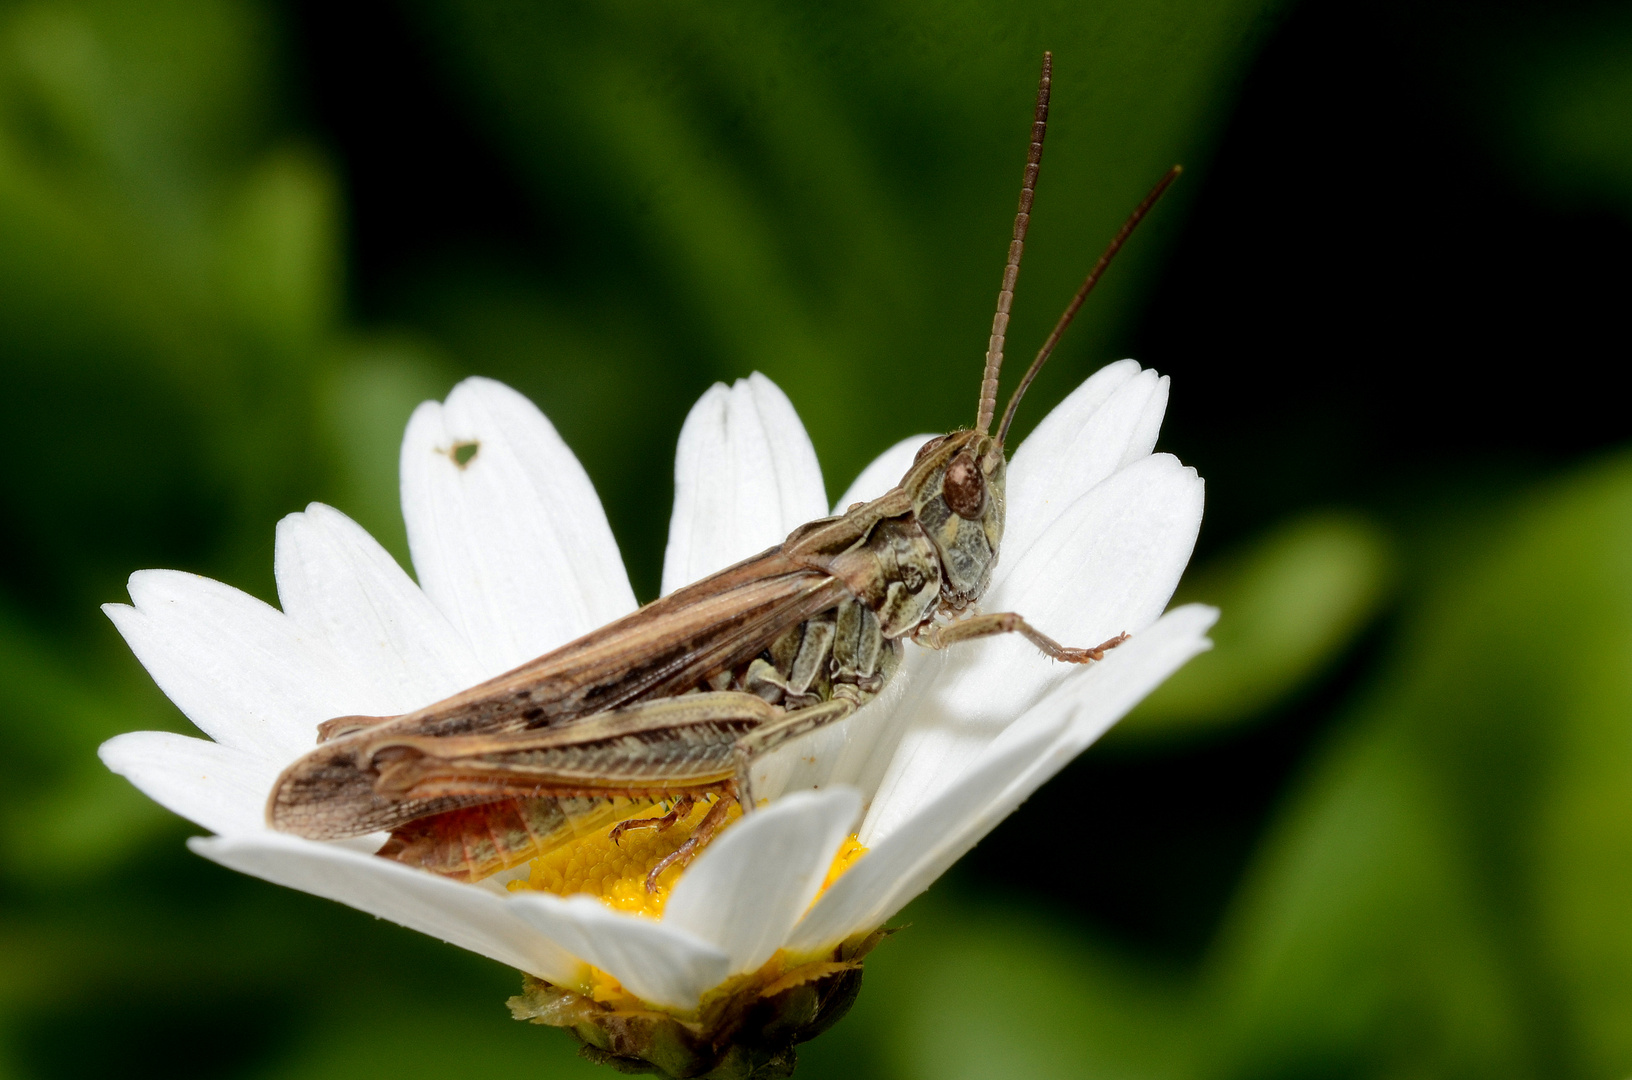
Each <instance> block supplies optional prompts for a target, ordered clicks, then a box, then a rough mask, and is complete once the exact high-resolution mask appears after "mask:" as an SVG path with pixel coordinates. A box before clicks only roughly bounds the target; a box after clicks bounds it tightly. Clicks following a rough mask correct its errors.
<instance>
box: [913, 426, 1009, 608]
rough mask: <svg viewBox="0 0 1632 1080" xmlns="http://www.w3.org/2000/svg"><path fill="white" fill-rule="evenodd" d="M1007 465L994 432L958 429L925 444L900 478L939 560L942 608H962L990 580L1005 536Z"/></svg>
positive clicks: (984, 589)
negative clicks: (992, 435) (1004, 490)
mask: <svg viewBox="0 0 1632 1080" xmlns="http://www.w3.org/2000/svg"><path fill="white" fill-rule="evenodd" d="M1006 467H1007V463H1006V461H1005V459H1004V457H1003V449H1002V447H1000V446H998V445H997V443H996V440H994V439H993V438H992V437H991V436H990V435H985V434H982V433H981V432H978V431H954V432H952V433H951V434H950V435H942V436H941V437H940V438H938V439H932V440H930V441H929V442H927V443H925V444H924V447H923V449H921V450H919V451H918V458H917V460H916V461H914V462H913V465H912V468H911V469H909V470H908V471H907V475H906V476H905V477H903V478H902V481H901V486H902V488H903V489H904V490H905V491H906V493H907V494H908V496H910V497H911V499H912V507H913V512H914V514H915V515H916V517H917V519H918V524H919V525H920V526H921V527H922V528H923V530H924V534H925V535H926V536H927V537H929V540H930V542H931V543H933V544H934V545H935V552H936V555H937V556H938V557H939V558H940V563H941V606H942V607H943V608H946V609H950V610H953V611H962V610H964V609H965V608H967V607H969V606H970V605H971V604H974V603H975V602H977V601H978V600H979V599H980V598H981V596H982V595H984V594H985V592H986V587H987V586H988V585H990V584H991V581H992V568H993V567H994V566H995V565H996V564H997V552H998V545H999V544H1001V543H1002V540H1003V485H1004V478H1005V470H1006Z"/></svg>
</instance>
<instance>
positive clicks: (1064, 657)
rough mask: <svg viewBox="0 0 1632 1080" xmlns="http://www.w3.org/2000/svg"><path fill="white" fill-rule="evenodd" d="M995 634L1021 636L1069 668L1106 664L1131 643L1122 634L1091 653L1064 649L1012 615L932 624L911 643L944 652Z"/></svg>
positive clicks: (1004, 612) (998, 614) (1099, 645)
mask: <svg viewBox="0 0 1632 1080" xmlns="http://www.w3.org/2000/svg"><path fill="white" fill-rule="evenodd" d="M995 634H1019V635H1020V636H1021V637H1023V638H1025V639H1026V640H1027V641H1029V642H1031V643H1032V644H1033V645H1035V646H1037V647H1038V648H1039V649H1041V650H1042V651H1043V654H1044V655H1045V656H1048V657H1049V658H1050V659H1053V660H1060V661H1062V662H1064V663H1067V664H1086V663H1090V662H1092V661H1095V660H1103V659H1105V653H1106V651H1107V650H1109V649H1114V648H1116V647H1117V646H1118V645H1120V644H1122V643H1123V642H1124V641H1126V640H1128V635H1127V634H1126V633H1122V634H1118V635H1116V636H1115V637H1113V638H1111V639H1110V640H1109V641H1102V642H1100V643H1099V644H1098V645H1095V646H1094V647H1093V648H1091V649H1074V648H1071V647H1070V646H1068V645H1061V644H1060V643H1059V642H1057V641H1055V640H1054V639H1053V638H1051V637H1049V636H1048V635H1047V634H1045V633H1043V632H1042V631H1041V630H1038V629H1037V628H1036V627H1034V626H1032V625H1031V624H1030V623H1028V622H1027V621H1026V620H1025V619H1023V618H1021V617H1020V616H1019V615H1016V614H1015V613H1014V612H1012V611H1002V612H996V613H994V614H991V615H976V616H974V617H972V618H968V619H964V620H963V621H962V622H955V623H951V624H950V625H946V626H937V625H935V624H934V623H931V624H930V625H928V626H926V627H924V628H923V629H921V630H919V631H917V632H916V633H914V634H913V635H912V640H914V641H916V642H917V643H918V644H920V645H922V646H924V647H925V648H928V649H944V648H946V647H947V646H949V645H956V644H957V643H958V642H960V641H974V640H976V639H977V638H983V637H992V636H993V635H995Z"/></svg>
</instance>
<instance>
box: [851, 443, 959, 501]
mask: <svg viewBox="0 0 1632 1080" xmlns="http://www.w3.org/2000/svg"><path fill="white" fill-rule="evenodd" d="M935 437H936V436H934V435H914V436H912V437H911V438H907V439H902V440H901V441H900V442H898V443H896V444H895V445H894V446H892V447H890V448H889V449H888V450H886V451H884V452H883V453H882V454H880V455H878V456H877V457H876V458H874V459H873V460H872V463H871V464H869V465H868V466H867V467H866V468H865V469H863V470H861V475H860V476H857V477H856V479H855V482H854V483H852V484H851V485H850V487H849V488H848V489H846V491H845V493H844V494H843V495H842V496H840V497H839V501H838V502H836V503H834V504H833V512H834V513H835V514H842V513H844V512H845V511H846V510H848V509H849V508H850V507H851V506H852V505H853V504H855V503H859V502H872V501H873V500H874V499H876V498H878V497H879V496H880V495H883V494H884V493H886V492H888V491H889V490H890V489H891V488H893V487H895V485H897V484H899V483H900V482H901V478H902V477H903V476H905V475H907V470H908V469H910V468H912V463H913V461H914V460H915V459H916V458H917V457H918V451H919V450H921V449H922V448H923V445H924V444H925V443H926V442H928V441H929V440H931V439H933V438H935Z"/></svg>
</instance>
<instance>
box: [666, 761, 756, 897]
mask: <svg viewBox="0 0 1632 1080" xmlns="http://www.w3.org/2000/svg"><path fill="white" fill-rule="evenodd" d="M687 797H688V798H690V796H687ZM734 802H737V785H736V784H734V783H732V782H731V781H729V780H728V781H726V782H725V783H724V784H722V785H721V786H720V790H719V793H718V797H717V798H716V799H715V800H714V805H713V806H711V807H709V808H708V813H707V814H705V815H703V820H702V821H700V822H698V823H697V830H696V831H695V832H693V833H692V834H691V836H690V837H689V838H688V839H687V840H686V842H685V843H684V844H681V845H680V846H679V847H677V848H675V849H674V850H673V851H671V852H669V853H668V854H667V855H665V856H663V858H662V859H661V860H659V862H658V864H657V865H656V866H654V867H652V870H651V873H649V874H647V875H646V891H647V892H649V893H654V892H656V891H657V879H658V878H659V877H660V876H661V875H662V873H663V871H665V870H667V869H668V868H669V867H671V866H679V867H680V868H681V869H684V868H685V867H687V866H689V865H691V860H693V859H695V858H696V857H697V853H698V852H700V851H702V850H703V848H705V847H707V846H708V842H709V841H710V840H712V839H714V837H715V836H716V835H717V834H718V833H719V831H720V830H721V829H723V828H725V819H726V816H727V815H728V814H729V813H730V812H731V804H732V803H734Z"/></svg>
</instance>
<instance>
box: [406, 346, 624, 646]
mask: <svg viewBox="0 0 1632 1080" xmlns="http://www.w3.org/2000/svg"><path fill="white" fill-rule="evenodd" d="M461 447H464V448H466V452H468V451H469V450H470V448H474V456H470V457H468V458H466V460H465V461H464V463H463V464H461V463H460V462H459V460H457V458H458V457H460V456H463V454H462V452H461V451H460V449H459V448H461ZM402 512H403V518H404V519H405V520H406V522H407V525H408V543H409V547H410V548H411V549H412V551H413V556H414V568H415V569H416V570H417V571H418V573H419V583H420V585H421V587H423V588H424V590H425V593H426V595H428V596H429V597H430V598H431V600H432V601H434V602H435V604H436V606H437V607H438V608H440V609H441V610H442V612H443V613H444V614H445V615H446V616H447V617H448V619H449V621H451V622H452V623H453V625H454V626H455V627H456V628H458V630H459V631H460V633H461V634H463V635H464V637H465V638H466V640H468V641H469V642H470V644H471V646H472V648H473V649H474V651H475V653H476V656H477V659H478V661H479V662H480V664H481V667H482V673H483V675H484V676H490V675H496V674H499V673H500V672H503V671H507V670H509V669H510V668H513V667H515V666H516V665H518V664H521V663H524V662H526V661H528V660H531V659H533V658H534V657H536V656H539V655H541V654H543V653H546V652H548V651H549V650H551V649H553V648H555V647H556V646H558V645H562V644H565V643H566V642H568V641H571V640H572V639H573V638H576V637H579V636H581V635H583V634H585V633H588V632H589V631H590V630H593V629H595V628H596V627H598V626H602V625H604V624H606V623H608V622H611V621H612V620H613V619H615V618H617V617H618V616H620V615H624V614H627V613H628V612H630V611H633V610H634V607H635V596H634V593H633V592H632V591H631V590H630V588H629V579H628V576H627V575H626V574H625V573H624V570H623V563H622V560H621V559H620V558H619V556H618V546H617V543H616V541H614V540H613V538H612V530H611V528H610V527H609V526H608V525H607V523H606V514H605V513H604V512H603V511H602V510H601V503H600V500H599V499H598V498H596V496H595V489H594V487H593V486H592V485H591V484H590V482H589V477H588V476H587V475H586V474H585V473H584V470H583V467H582V466H581V465H579V464H578V459H577V458H575V457H573V455H572V451H571V450H568V449H567V445H566V444H565V443H564V442H562V441H561V437H560V436H559V435H557V434H556V432H555V428H553V427H552V426H550V422H549V421H548V420H546V419H545V418H544V414H543V413H541V412H539V411H538V409H537V408H536V407H535V406H534V405H533V403H532V402H530V401H528V400H527V399H526V398H524V397H522V396H521V395H520V394H518V393H516V392H515V391H514V390H511V389H510V388H509V387H507V386H504V385H503V384H501V383H496V382H494V381H492V380H491V379H476V378H473V379H466V380H465V381H464V382H462V383H460V384H459V385H458V386H456V387H454V388H453V392H452V393H451V394H449V395H448V400H447V403H446V404H437V403H436V402H434V401H428V402H426V403H425V404H423V405H421V406H420V407H419V408H418V409H416V410H415V411H414V415H413V418H412V419H410V420H409V421H408V431H407V434H406V435H405V436H404V437H403V441H402Z"/></svg>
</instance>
